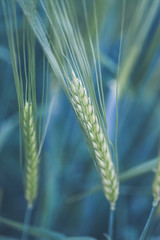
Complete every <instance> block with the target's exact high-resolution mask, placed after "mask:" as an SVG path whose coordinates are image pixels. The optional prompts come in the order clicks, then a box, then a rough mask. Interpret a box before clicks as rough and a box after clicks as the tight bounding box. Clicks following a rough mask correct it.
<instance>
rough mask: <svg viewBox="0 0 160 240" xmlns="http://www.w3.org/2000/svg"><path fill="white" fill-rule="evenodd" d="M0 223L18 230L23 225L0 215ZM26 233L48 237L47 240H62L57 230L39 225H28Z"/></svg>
mask: <svg viewBox="0 0 160 240" xmlns="http://www.w3.org/2000/svg"><path fill="white" fill-rule="evenodd" d="M0 223H3V224H5V225H7V226H9V227H11V228H14V229H16V230H18V231H22V230H23V227H24V225H23V224H21V223H19V222H17V221H13V220H9V219H6V218H3V217H0ZM28 234H30V235H32V236H35V237H40V238H45V239H49V240H61V239H63V240H64V235H62V234H60V233H57V232H53V231H49V230H46V229H42V228H39V227H31V226H28Z"/></svg>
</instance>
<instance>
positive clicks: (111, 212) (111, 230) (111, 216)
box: [108, 209, 115, 239]
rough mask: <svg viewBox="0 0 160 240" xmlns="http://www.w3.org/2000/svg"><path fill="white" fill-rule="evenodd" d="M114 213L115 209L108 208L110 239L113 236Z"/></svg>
mask: <svg viewBox="0 0 160 240" xmlns="http://www.w3.org/2000/svg"><path fill="white" fill-rule="evenodd" d="M114 215H115V209H110V216H109V226H108V235H109V237H110V239H112V238H113V226H114Z"/></svg>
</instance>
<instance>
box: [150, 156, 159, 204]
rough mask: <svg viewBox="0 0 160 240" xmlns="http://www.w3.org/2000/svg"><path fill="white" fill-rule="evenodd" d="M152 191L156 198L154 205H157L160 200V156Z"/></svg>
mask: <svg viewBox="0 0 160 240" xmlns="http://www.w3.org/2000/svg"><path fill="white" fill-rule="evenodd" d="M152 193H153V198H154V203H153V204H154V205H157V204H158V202H159V201H160V158H159V159H158V166H157V171H156V174H155V179H154V182H153V186H152Z"/></svg>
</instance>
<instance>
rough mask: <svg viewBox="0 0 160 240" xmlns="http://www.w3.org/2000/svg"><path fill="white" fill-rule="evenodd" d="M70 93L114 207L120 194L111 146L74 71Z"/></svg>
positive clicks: (106, 194)
mask: <svg viewBox="0 0 160 240" xmlns="http://www.w3.org/2000/svg"><path fill="white" fill-rule="evenodd" d="M70 93H71V97H72V104H73V107H74V109H75V111H76V113H77V116H78V118H79V120H80V122H81V124H82V125H83V129H84V131H86V134H89V136H90V141H91V144H92V146H93V150H94V155H95V159H96V162H97V165H98V167H99V170H100V175H101V178H102V184H103V189H104V193H105V196H106V198H107V199H108V201H109V202H110V206H111V209H114V208H115V203H116V200H117V198H118V194H119V184H118V179H117V175H116V172H115V169H114V165H113V162H112V158H111V154H110V150H109V146H108V143H107V141H106V138H105V136H104V133H103V131H102V128H101V126H100V124H99V121H98V118H97V116H96V114H95V110H94V107H93V105H92V102H91V99H90V97H89V96H88V95H87V91H86V88H85V87H84V86H83V85H82V82H81V81H80V80H79V79H78V78H77V77H76V76H75V74H74V73H73V81H70Z"/></svg>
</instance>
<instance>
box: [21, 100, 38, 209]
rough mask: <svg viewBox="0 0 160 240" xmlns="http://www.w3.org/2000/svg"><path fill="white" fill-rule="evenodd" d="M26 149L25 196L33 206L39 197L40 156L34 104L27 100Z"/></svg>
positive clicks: (25, 108)
mask: <svg viewBox="0 0 160 240" xmlns="http://www.w3.org/2000/svg"><path fill="white" fill-rule="evenodd" d="M23 123H24V124H23V136H24V151H25V197H26V200H27V202H28V204H29V206H30V207H31V206H32V205H33V203H34V201H35V199H36V197H37V191H38V177H39V176H38V174H39V166H38V165H39V158H38V153H37V140H36V131H35V123H34V119H33V110H32V104H31V103H30V104H29V103H28V102H27V101H26V103H25V107H24V122H23Z"/></svg>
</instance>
